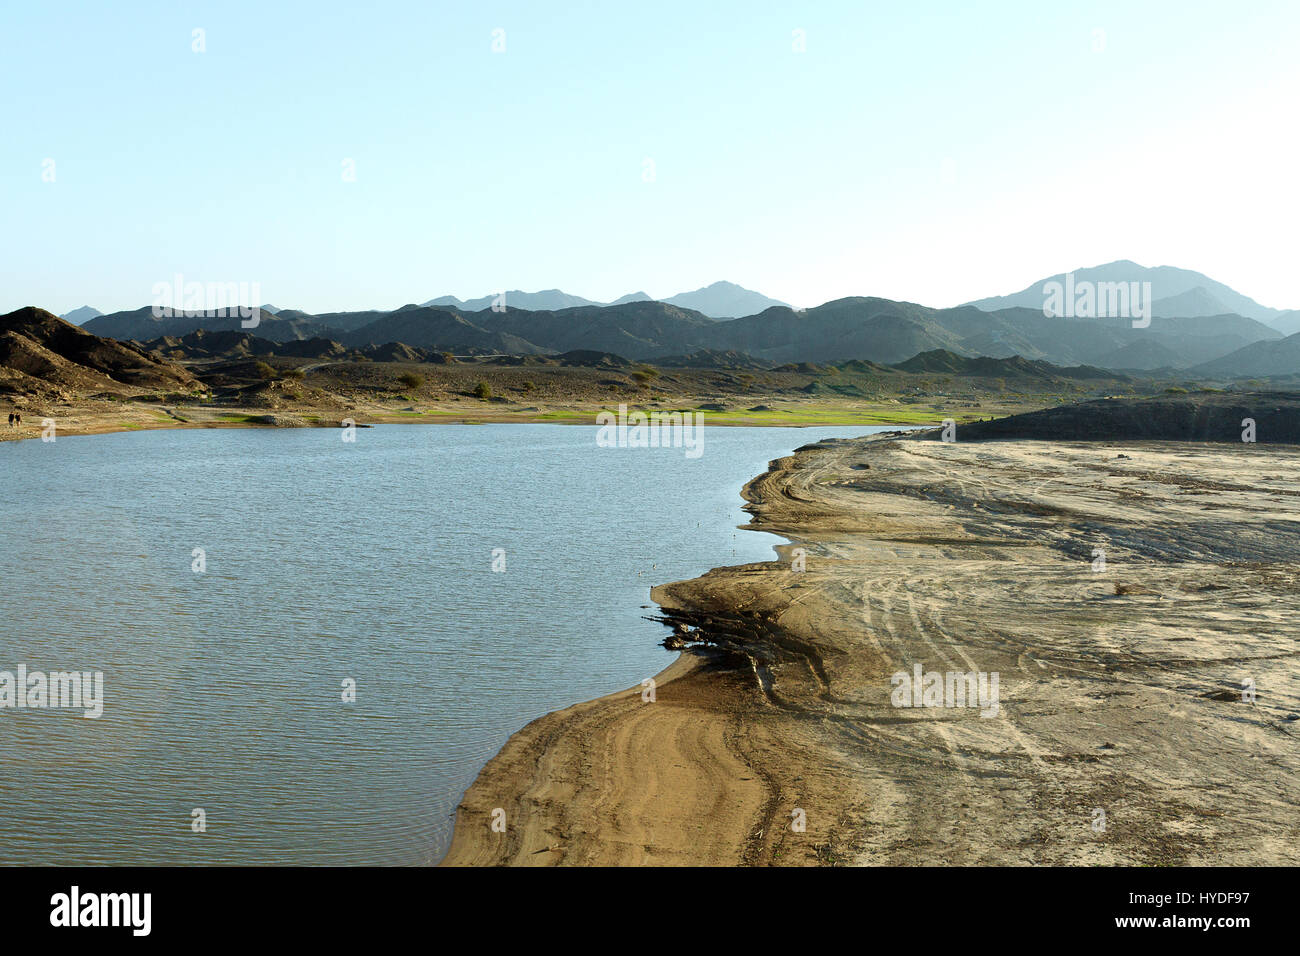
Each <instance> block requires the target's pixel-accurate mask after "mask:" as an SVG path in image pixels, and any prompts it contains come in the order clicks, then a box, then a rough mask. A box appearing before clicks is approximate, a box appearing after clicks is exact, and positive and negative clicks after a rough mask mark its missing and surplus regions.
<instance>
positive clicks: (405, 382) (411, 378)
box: [397, 372, 424, 388]
mask: <svg viewBox="0 0 1300 956" xmlns="http://www.w3.org/2000/svg"><path fill="white" fill-rule="evenodd" d="M397 380H398V381H399V382H401V383H402V387H403V388H419V387H420V386H421V385H423V384H424V376H423V375H416V374H415V373H414V372H403V373H402V374H401V375H399V376H398V377H397Z"/></svg>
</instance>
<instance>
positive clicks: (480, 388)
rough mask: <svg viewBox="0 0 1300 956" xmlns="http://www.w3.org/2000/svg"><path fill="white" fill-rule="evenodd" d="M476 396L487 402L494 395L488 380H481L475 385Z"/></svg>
mask: <svg viewBox="0 0 1300 956" xmlns="http://www.w3.org/2000/svg"><path fill="white" fill-rule="evenodd" d="M474 397H475V398H478V399H482V400H483V401H485V402H486V401H487V400H488V399H489V398H491V397H492V386H491V385H489V384H488V383H487V382H479V383H478V384H477V385H475V386H474Z"/></svg>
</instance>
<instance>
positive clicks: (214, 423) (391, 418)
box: [0, 406, 938, 442]
mask: <svg viewBox="0 0 1300 956" xmlns="http://www.w3.org/2000/svg"><path fill="white" fill-rule="evenodd" d="M141 410H142V411H154V412H157V413H158V414H164V415H165V414H167V413H166V412H164V411H163V407H162V406H142V407H141ZM599 411H600V410H599V409H596V410H593V411H591V412H590V414H588V412H587V411H585V410H584V411H581V412H572V413H567V412H566V413H564V416H563V417H544V416H541V415H527V414H521V415H512V414H505V415H503V414H499V413H498V414H483V415H453V414H448V415H445V416H443V415H439V416H438V417H435V418H426V417H420V418H416V417H413V416H411V415H405V414H392V415H382V414H381V415H372V414H367V415H364V416H363V418H364V420H362V419H361V418H358V419H357V420H356V427H358V428H367V427H370V426H373V425H589V426H591V427H598V426H599V423H598V422H597V421H596V414H597V413H598V412H599ZM238 414H239V415H240V416H241V417H242V418H257V417H262V416H280V417H282V418H285V419H287V420H288V421H287V422H286V423H283V424H271V423H268V422H258V421H245V420H221V419H200V420H178V419H173V420H171V421H164V420H162V419H160V418H153V419H149V420H141V421H129V420H124V419H121V417H120V416H118V417H116V418H112V419H110V417H109V416H104V415H99V414H91V415H89V416H86V415H85V414H84V413H82V414H74V415H71V416H69V418H68V420H71V421H74V422H81V421H84V420H85V419H86V418H87V417H88V418H89V419H90V421H89V422H88V423H87V424H76V425H73V426H72V427H64V426H62V425H57V422H58V421H59V419H55V422H56V429H57V430H56V436H57V437H58V438H79V437H85V436H89V435H115V434H121V433H125V432H141V431H188V430H193V429H227V428H253V429H299V428H317V429H335V430H337V429H338V428H339V427H340V422H339V421H329V422H308V421H304V420H302V419H300V418H298V417H297V416H293V415H285V413H284V412H277V411H275V410H265V409H245V410H241V411H240V412H239V413H238ZM700 414H701V416H703V423H704V424H706V425H709V426H712V427H717V428H854V427H858V426H861V427H863V428H871V427H876V426H878V425H897V427H899V428H924V427H926V426H927V425H928V424H930V423H921V424H916V425H914V424H910V423H909V424H898V423H896V422H891V421H883V420H882V421H879V422H864V421H862V420H861V419H860V418H856V419H852V420H851V419H850V417H849V416H846V417H845V418H844V420H839V419H835V418H831V419H828V420H824V421H823V420H817V421H798V420H792V421H749V420H745V419H743V418H738V417H736V416H731V415H728V414H727V413H719V412H701V413H700ZM934 424H938V422H937V421H936V422H935V423H934ZM40 437H41V426H40V425H39V424H30V425H29V424H27V423H26V422H24V423H23V425H22V427H21V428H20V429H19V428H6V427H4V426H0V442H6V441H27V440H31V439H39V438H40Z"/></svg>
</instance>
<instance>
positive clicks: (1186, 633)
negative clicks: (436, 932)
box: [445, 439, 1300, 865]
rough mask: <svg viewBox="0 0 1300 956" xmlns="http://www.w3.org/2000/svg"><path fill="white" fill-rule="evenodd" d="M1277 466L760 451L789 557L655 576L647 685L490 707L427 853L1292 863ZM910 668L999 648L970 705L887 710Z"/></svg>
mask: <svg viewBox="0 0 1300 956" xmlns="http://www.w3.org/2000/svg"><path fill="white" fill-rule="evenodd" d="M1298 479H1300V448H1296V447H1294V446H1278V445H1274V446H1269V447H1265V446H1259V445H1245V444H1237V445H1231V444H1222V445H1218V444H1205V443H1174V442H1129V443H1124V444H1116V443H1102V442H1031V441H1024V442H1009V441H995V442H982V443H976V442H966V443H962V442H957V443H941V442H937V441H919V440H888V439H883V440H882V439H875V440H870V439H863V440H855V441H852V442H835V443H827V444H823V445H816V446H810V447H809V448H807V449H803V450H801V451H799V452H798V453H796V454H795V455H793V456H791V457H788V458H783V459H780V460H778V461H776V462H773V463H772V467H771V470H770V471H768V472H767V473H766V474H764V475H761V476H759V477H758V478H756V479H754V480H753V481H751V482H750V483H749V485H747V486H746V488H745V492H744V494H745V497H746V498H747V499H748V500H749V502H750V506H749V507H750V510H751V511H752V512H753V513H754V516H755V518H754V520H755V523H756V525H758V526H760V527H762V528H763V529H764V530H768V531H775V532H778V533H781V534H784V535H786V536H787V537H789V538H790V539H791V540H792V541H793V542H794V546H798V547H801V548H803V549H805V552H806V557H805V561H806V570H804V571H803V572H799V571H796V570H794V569H793V565H792V564H791V563H790V558H791V557H792V555H791V548H785V549H783V551H784V552H785V561H783V562H772V563H768V564H755V565H746V566H741V567H735V568H720V569H717V570H714V571H711V572H709V573H708V574H706V575H704V576H702V577H700V578H696V579H694V580H691V581H685V582H677V583H674V584H668V585H663V586H661V587H659V588H656V589H655V592H654V597H655V599H656V600H657V601H658V602H659V603H660V604H661V605H662V606H663V607H664V608H665V612H666V614H668V615H669V617H670V618H672V619H674V620H675V621H678V622H680V623H681V625H682V626H683V627H685V628H686V629H687V630H688V632H689V633H688V635H687V637H688V640H689V641H690V642H691V647H690V648H688V650H687V651H686V653H685V654H684V656H683V658H682V660H681V662H679V664H677V665H674V667H673V668H670V669H669V671H668V672H665V674H664V675H662V676H661V678H660V680H659V682H658V686H657V688H656V698H655V700H654V702H652V703H651V702H645V701H644V700H643V698H642V693H641V689H640V688H633V689H631V690H629V691H626V692H623V693H620V694H614V695H611V696H609V697H605V698H602V699H600V700H596V701H591V702H588V703H584V704H579V705H577V706H576V707H571V708H569V709H567V710H564V711H560V712H557V713H554V714H549V715H547V716H545V717H542V718H541V719H539V720H536V721H534V722H533V723H531V724H529V725H528V726H527V727H526V728H524V729H523V730H521V731H520V732H519V733H517V734H516V735H515V736H514V737H512V738H511V739H510V741H509V742H508V743H507V744H506V746H505V747H504V748H503V750H502V751H501V753H500V754H499V755H498V756H497V757H496V758H494V759H493V760H492V761H491V762H490V763H489V764H488V765H487V767H485V768H484V770H483V772H482V773H481V774H480V776H479V778H478V779H477V780H476V782H475V783H474V784H473V786H472V787H471V788H470V789H469V791H468V792H467V793H466V794H465V797H464V799H463V801H462V803H461V806H460V808H459V811H458V814H457V821H456V830H455V836H454V839H453V843H452V846H451V849H450V851H449V853H448V855H447V858H446V860H445V863H446V864H449V865H467V864H468V865H482V864H517V865H559V864H564V865H572V864H684V863H698V864H719V865H723V864H756V865H761V864H776V865H784V864H809V865H817V864H823V865H825V864H948V863H957V864H1010V863H1040V864H1175V865H1176V864H1188V863H1222V864H1259V863H1290V862H1291V849H1290V848H1292V847H1294V846H1295V845H1296V844H1297V841H1298V840H1300V810H1297V801H1296V798H1295V792H1296V786H1297V783H1300V749H1298V747H1297V744H1298V743H1300V742H1298V741H1297V734H1298V733H1300V726H1297V724H1300V720H1296V719H1295V715H1296V714H1297V713H1300V696H1298V687H1300V684H1297V678H1300V666H1298V665H1297V652H1298V651H1300V607H1298V606H1297V603H1296V602H1295V600H1294V594H1295V592H1296V590H1297V586H1300V564H1298V562H1300V480H1298ZM917 664H920V665H921V666H922V668H923V670H924V671H927V672H928V671H932V670H933V671H936V672H939V673H941V674H946V673H950V672H952V673H974V674H984V675H989V674H996V675H997V676H998V708H997V716H981V710H980V709H978V708H975V707H967V706H953V707H948V706H937V707H900V706H896V704H897V703H898V698H897V696H896V694H895V691H896V690H897V687H898V684H897V681H895V680H893V678H894V675H896V674H899V673H908V674H910V673H912V672H913V671H914V668H915V666H916V665H917ZM1244 681H1250V682H1251V684H1250V685H1249V686H1251V687H1253V688H1254V692H1253V695H1252V694H1251V693H1249V692H1248V693H1246V694H1243V682H1244ZM1251 696H1253V697H1254V699H1253V700H1250V699H1246V700H1243V697H1247V698H1249V697H1251ZM1288 718H1291V719H1288ZM498 808H499V809H501V810H503V811H504V813H505V820H506V828H505V831H504V832H494V831H493V830H492V828H491V818H492V813H493V811H494V810H496V809H498ZM801 823H802V824H803V825H802V827H800V824H801Z"/></svg>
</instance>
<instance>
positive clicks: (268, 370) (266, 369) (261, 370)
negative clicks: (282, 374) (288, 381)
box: [253, 362, 275, 380]
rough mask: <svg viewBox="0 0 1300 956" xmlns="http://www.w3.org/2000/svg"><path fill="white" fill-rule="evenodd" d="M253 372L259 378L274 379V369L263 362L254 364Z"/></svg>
mask: <svg viewBox="0 0 1300 956" xmlns="http://www.w3.org/2000/svg"><path fill="white" fill-rule="evenodd" d="M253 371H254V372H256V373H257V375H258V377H259V378H264V379H268V380H269V379H273V378H275V369H273V368H272V367H271V366H270V365H267V364H266V363H265V362H254V363H253Z"/></svg>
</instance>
